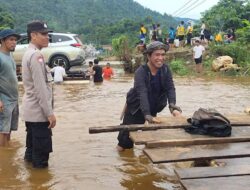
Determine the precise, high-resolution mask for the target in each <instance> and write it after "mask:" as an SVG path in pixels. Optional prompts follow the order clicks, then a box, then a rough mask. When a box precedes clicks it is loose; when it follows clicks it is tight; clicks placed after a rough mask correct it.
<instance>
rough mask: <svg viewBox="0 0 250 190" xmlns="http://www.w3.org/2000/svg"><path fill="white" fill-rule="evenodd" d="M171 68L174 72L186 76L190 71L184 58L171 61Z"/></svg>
mask: <svg viewBox="0 0 250 190" xmlns="http://www.w3.org/2000/svg"><path fill="white" fill-rule="evenodd" d="M170 69H171V71H172V72H173V73H175V74H177V75H180V76H184V75H187V74H188V73H189V70H188V68H187V66H186V64H185V61H184V60H183V59H175V60H173V61H171V62H170Z"/></svg>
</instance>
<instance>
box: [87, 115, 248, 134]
mask: <svg viewBox="0 0 250 190" xmlns="http://www.w3.org/2000/svg"><path fill="white" fill-rule="evenodd" d="M227 118H228V119H229V120H230V121H231V125H232V126H247V125H249V126H250V115H246V114H244V115H242V114H241V115H228V116H227ZM159 119H160V120H161V121H162V123H161V124H149V125H145V124H142V125H116V126H101V127H90V128H89V133H90V134H93V133H104V132H117V131H120V130H123V129H127V130H129V131H138V130H143V131H150V130H157V129H178V128H184V127H186V126H190V124H189V123H188V122H187V117H184V116H182V117H160V118H159Z"/></svg>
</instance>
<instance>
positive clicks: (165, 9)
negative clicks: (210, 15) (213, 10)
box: [134, 0, 219, 19]
mask: <svg viewBox="0 0 250 190" xmlns="http://www.w3.org/2000/svg"><path fill="white" fill-rule="evenodd" d="M134 1H136V2H138V3H140V4H141V5H143V6H144V7H146V8H149V9H151V10H154V11H157V12H160V13H161V14H164V13H167V14H170V15H172V16H178V17H187V18H193V19H199V18H200V17H201V15H200V13H201V12H204V11H205V10H207V9H209V8H210V7H212V6H213V5H216V4H217V3H218V2H219V0H134ZM185 4H186V6H185V7H183V6H184V5H185ZM181 8H182V9H181ZM179 9H180V10H179ZM178 10H179V11H178ZM176 11H178V12H176ZM175 12H176V13H175ZM173 13H175V14H174V15H173Z"/></svg>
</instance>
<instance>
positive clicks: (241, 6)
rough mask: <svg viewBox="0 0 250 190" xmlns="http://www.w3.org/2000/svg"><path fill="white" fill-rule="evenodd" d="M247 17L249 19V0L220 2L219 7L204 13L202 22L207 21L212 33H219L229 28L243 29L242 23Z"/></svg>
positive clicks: (225, 0) (224, 0) (223, 0)
mask: <svg viewBox="0 0 250 190" xmlns="http://www.w3.org/2000/svg"><path fill="white" fill-rule="evenodd" d="M246 9H248V12H247V11H246ZM245 17H249V1H248V0H240V1H239V0H220V1H219V3H218V4H217V5H215V6H213V7H212V8H211V9H209V10H207V11H206V12H205V13H203V16H202V19H201V20H203V21H205V23H206V25H207V26H208V27H209V28H210V30H211V31H212V32H219V31H222V30H223V31H227V30H228V29H229V28H234V29H238V28H241V27H242V22H241V21H242V20H243V19H244V18H245Z"/></svg>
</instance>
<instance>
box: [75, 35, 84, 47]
mask: <svg viewBox="0 0 250 190" xmlns="http://www.w3.org/2000/svg"><path fill="white" fill-rule="evenodd" d="M74 38H75V40H76V41H77V42H78V43H79V44H81V45H82V41H81V40H80V38H79V37H78V36H74Z"/></svg>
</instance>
